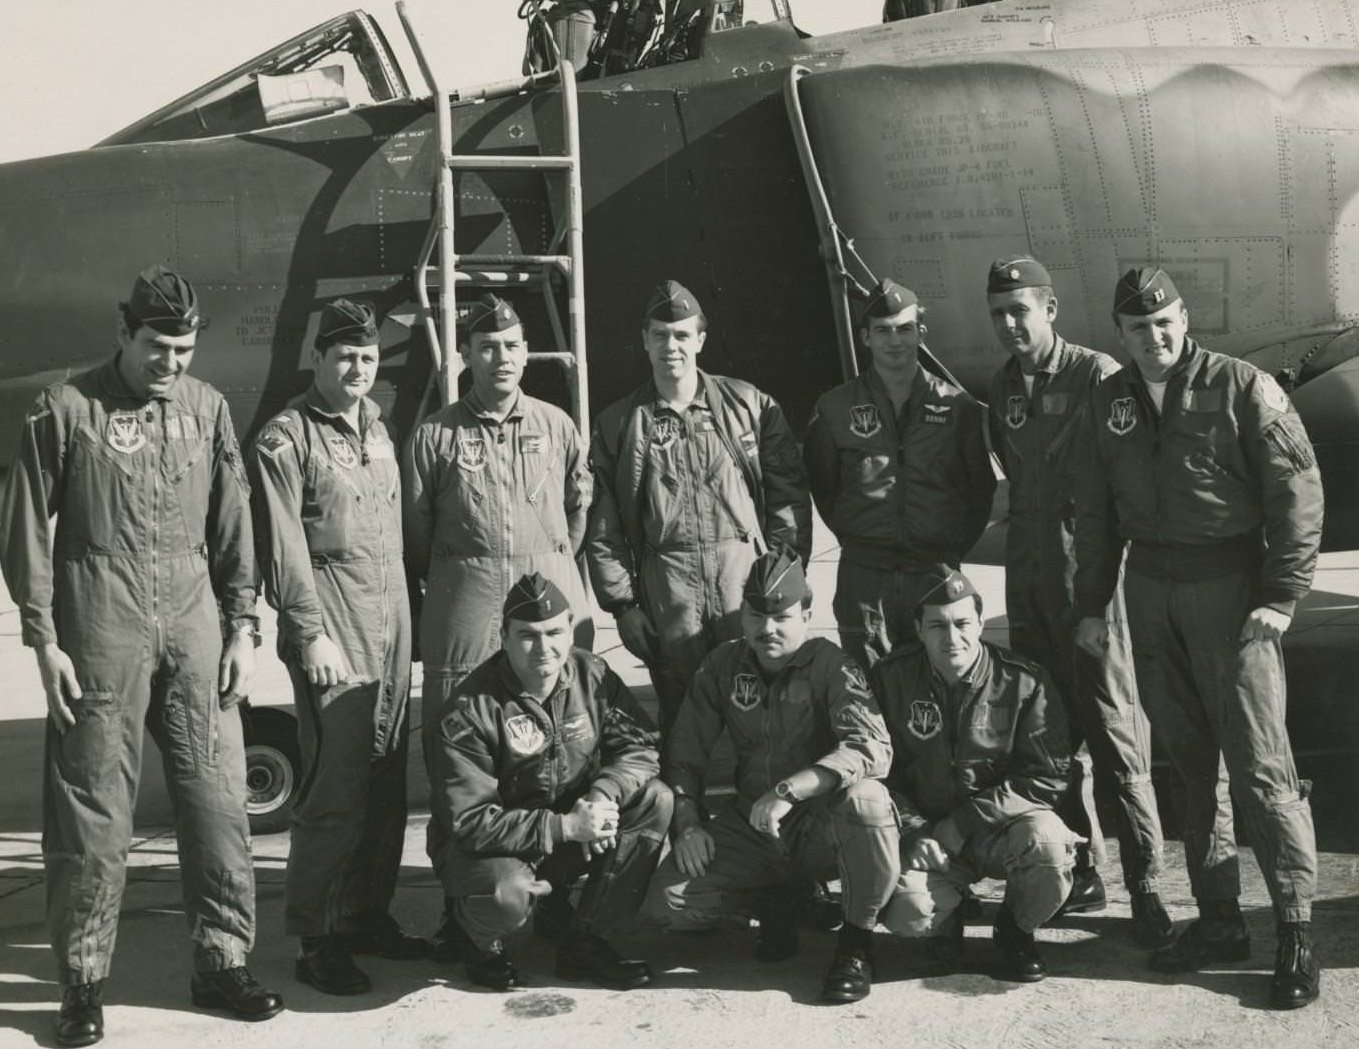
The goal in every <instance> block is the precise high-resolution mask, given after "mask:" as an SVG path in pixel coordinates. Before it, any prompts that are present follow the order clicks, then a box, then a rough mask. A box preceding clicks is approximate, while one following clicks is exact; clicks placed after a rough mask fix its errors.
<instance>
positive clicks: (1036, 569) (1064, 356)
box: [986, 257, 1174, 947]
mask: <svg viewBox="0 0 1359 1049" xmlns="http://www.w3.org/2000/svg"><path fill="white" fill-rule="evenodd" d="M986 299H987V306H988V308H989V311H990V316H991V327H992V328H993V329H994V331H995V333H996V338H997V340H998V341H999V342H1000V345H1001V347H1002V348H1003V349H1004V350H1006V352H1008V353H1009V354H1010V359H1009V360H1008V361H1007V362H1006V363H1005V364H1003V365H1001V367H1000V368H999V369H997V370H996V374H995V375H994V376H993V377H992V379H991V390H990V396H989V397H988V401H989V402H990V411H989V417H990V424H991V446H992V447H993V448H994V449H995V452H996V455H997V456H998V457H999V458H1000V462H1001V465H1002V466H1003V467H1004V468H1005V475H1006V476H1007V477H1008V478H1009V480H1010V524H1009V528H1008V530H1007V532H1006V537H1005V608H1006V612H1007V614H1008V617H1009V620H1010V647H1011V648H1012V649H1014V651H1016V652H1017V653H1019V654H1020V655H1021V656H1025V657H1026V658H1028V659H1032V660H1034V661H1035V662H1037V663H1039V664H1041V665H1042V666H1043V667H1044V668H1045V669H1046V670H1047V671H1048V673H1050V674H1051V675H1052V678H1053V681H1054V682H1055V683H1056V685H1057V689H1058V692H1059V693H1060V694H1061V697H1062V703H1063V706H1064V707H1065V708H1066V712H1067V715H1068V716H1069V718H1070V725H1069V728H1070V739H1071V746H1072V751H1073V753H1074V754H1075V758H1076V759H1075V760H1073V761H1072V762H1071V782H1070V784H1069V785H1068V789H1067V794H1066V798H1065V800H1064V801H1063V802H1062V805H1061V814H1062V816H1063V817H1064V818H1065V819H1066V822H1067V824H1068V825H1069V826H1070V827H1071V829H1072V830H1074V831H1075V832H1076V833H1077V834H1079V835H1080V836H1081V837H1083V838H1085V839H1087V841H1088V842H1089V844H1087V845H1080V846H1078V847H1077V849H1076V872H1075V882H1074V884H1073V886H1072V890H1071V899H1069V900H1068V901H1067V902H1066V905H1065V906H1064V908H1063V911H1064V912H1065V913H1070V912H1081V911H1091V910H1098V909H1100V908H1102V907H1103V906H1104V902H1105V895H1104V884H1103V882H1102V881H1101V879H1100V876H1099V869H1098V868H1097V867H1096V866H1095V863H1094V862H1093V861H1092V855H1091V854H1092V853H1093V854H1094V855H1095V856H1101V855H1102V854H1103V852H1104V842H1103V838H1102V837H1101V834H1100V825H1099V816H1098V815H1097V813H1096V810H1095V794H1096V791H1098V794H1099V796H1100V797H1101V798H1107V799H1108V801H1109V803H1110V804H1111V807H1113V808H1114V809H1115V811H1116V812H1117V814H1118V840H1119V857H1120V859H1121V861H1122V864H1123V882H1124V885H1125V886H1126V887H1127V889H1128V893H1129V894H1130V896H1131V899H1132V915H1133V925H1134V935H1135V937H1136V939H1137V942H1138V943H1140V944H1143V945H1144V946H1147V947H1160V946H1162V945H1164V944H1165V943H1167V942H1168V941H1169V939H1170V937H1171V936H1172V935H1173V932H1174V930H1173V927H1172V926H1171V923H1170V916H1169V915H1167V914H1166V910H1165V907H1164V906H1162V904H1161V898H1160V896H1159V895H1158V894H1157V877H1158V875H1159V874H1160V870H1161V854H1162V841H1161V821H1160V817H1159V815H1158V814H1157V811H1156V792H1155V791H1154V790H1153V789H1152V785H1151V730H1150V728H1149V727H1148V725H1147V719H1146V715H1145V714H1144V713H1143V712H1142V708H1141V706H1140V705H1139V704H1138V701H1137V682H1136V679H1135V677H1134V675H1133V661H1132V649H1131V647H1130V646H1129V644H1128V633H1127V623H1126V617H1125V612H1124V607H1123V590H1122V587H1117V588H1115V590H1114V594H1113V598H1112V599H1111V601H1110V603H1109V607H1108V608H1107V609H1106V610H1105V618H1106V620H1107V621H1108V622H1109V623H1110V624H1111V628H1110V630H1109V644H1108V646H1107V647H1106V648H1104V649H1101V650H1100V651H1099V653H1097V654H1091V653H1089V652H1086V651H1085V650H1084V649H1078V648H1076V644H1075V625H1076V612H1075V604H1074V602H1073V596H1072V582H1073V580H1074V577H1075V574H1076V555H1075V548H1074V536H1075V527H1076V522H1075V517H1076V511H1075V482H1076V459H1077V453H1078V451H1079V448H1080V431H1081V426H1082V424H1083V422H1084V420H1085V418H1086V416H1087V415H1088V414H1089V411H1090V397H1091V395H1092V393H1093V392H1094V389H1095V387H1096V386H1098V385H1099V384H1100V382H1101V381H1103V379H1104V378H1105V376H1107V375H1110V374H1112V373H1113V372H1114V371H1116V370H1117V369H1118V365H1117V364H1116V363H1115V362H1114V359H1113V358H1112V357H1109V356H1107V355H1106V354H1103V353H1096V352H1095V351H1094V350H1088V349H1086V348H1085V347H1084V346H1077V345H1075V344H1073V343H1070V342H1067V341H1066V340H1065V339H1063V338H1062V337H1061V336H1060V335H1058V334H1057V332H1056V331H1054V330H1053V326H1052V325H1053V321H1054V320H1056V318H1057V296H1056V295H1055V294H1054V293H1053V289H1052V278H1051V277H1050V276H1049V275H1048V271H1047V270H1046V269H1045V268H1044V266H1043V264H1042V263H1041V262H1038V261H1037V260H1036V259H1031V258H1023V257H1021V258H1016V259H1002V260H1000V261H997V262H996V263H994V264H993V265H992V266H991V270H990V273H989V274H988V276H987V281H986ZM1083 744H1084V745H1085V746H1083ZM1087 747H1088V750H1087V749H1086V748H1087ZM1078 751H1079V753H1076V752H1078ZM1092 760H1093V763H1094V771H1095V776H1094V783H1093V784H1092V783H1091V782H1090V767H1089V766H1090V764H1091V761H1092Z"/></svg>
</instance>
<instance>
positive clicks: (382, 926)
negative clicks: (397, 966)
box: [341, 914, 430, 962]
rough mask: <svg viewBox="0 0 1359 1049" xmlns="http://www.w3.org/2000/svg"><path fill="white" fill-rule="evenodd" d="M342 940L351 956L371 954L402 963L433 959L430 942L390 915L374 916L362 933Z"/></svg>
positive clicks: (346, 935) (358, 932) (348, 935)
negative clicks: (410, 931)
mask: <svg viewBox="0 0 1359 1049" xmlns="http://www.w3.org/2000/svg"><path fill="white" fill-rule="evenodd" d="M341 940H342V942H343V943H344V946H345V948H346V949H347V950H348V951H349V953H350V954H371V955H373V956H375V957H378V958H388V959H391V960H392V961H398V962H412V961H418V960H419V959H421V958H428V957H429V956H430V943H429V941H428V940H426V939H425V938H424V937H423V936H412V935H411V934H410V933H408V932H406V931H405V930H404V929H402V928H401V926H400V925H399V924H397V920H396V919H395V918H393V917H392V916H391V915H390V914H375V915H371V916H370V917H369V918H368V919H367V920H366V921H365V922H364V923H363V928H362V929H360V930H359V931H357V932H347V933H344V934H343V936H342V937H341Z"/></svg>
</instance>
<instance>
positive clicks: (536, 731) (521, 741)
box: [505, 714, 547, 754]
mask: <svg viewBox="0 0 1359 1049" xmlns="http://www.w3.org/2000/svg"><path fill="white" fill-rule="evenodd" d="M505 739H506V740H507V741H508V742H509V744H510V749H511V750H512V751H514V752H515V753H516V754H537V753H538V751H540V750H542V749H543V744H545V743H546V742H547V737H546V736H544V735H543V730H542V728H541V727H539V725H538V722H536V721H534V720H533V718H531V717H529V716H528V715H527V714H516V715H515V716H514V717H512V718H510V719H509V720H508V721H507V722H505Z"/></svg>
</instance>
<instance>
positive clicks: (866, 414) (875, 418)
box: [849, 404, 882, 437]
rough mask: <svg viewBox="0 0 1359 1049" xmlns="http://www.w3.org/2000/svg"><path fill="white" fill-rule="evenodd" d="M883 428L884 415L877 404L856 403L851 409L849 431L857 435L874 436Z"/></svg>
mask: <svg viewBox="0 0 1359 1049" xmlns="http://www.w3.org/2000/svg"><path fill="white" fill-rule="evenodd" d="M881 429H882V416H881V415H879V414H878V406H877V405H876V404H856V405H855V406H854V407H853V408H851V409H850V410H849V432H850V433H852V434H853V435H854V436H855V437H872V436H873V435H874V434H875V433H877V432H878V431H879V430H881Z"/></svg>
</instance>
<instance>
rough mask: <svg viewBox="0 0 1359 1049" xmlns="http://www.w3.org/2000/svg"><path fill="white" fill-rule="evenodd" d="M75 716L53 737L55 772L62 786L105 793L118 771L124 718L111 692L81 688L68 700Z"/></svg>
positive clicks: (114, 694)
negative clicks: (77, 696) (61, 731)
mask: <svg viewBox="0 0 1359 1049" xmlns="http://www.w3.org/2000/svg"><path fill="white" fill-rule="evenodd" d="M66 705H67V709H69V710H70V712H71V716H72V717H74V718H75V724H74V725H72V726H70V727H69V728H67V729H66V731H65V732H63V733H62V734H61V735H60V736H59V737H57V740H56V753H57V754H58V755H59V757H58V760H57V762H56V772H57V776H58V778H59V779H60V781H61V783H62V785H63V786H66V787H70V788H72V789H73V790H76V791H78V792H81V793H84V792H89V793H91V794H99V793H104V792H106V791H107V789H108V785H109V782H110V780H111V779H112V777H113V776H115V775H116V774H117V769H118V759H119V755H120V754H121V753H122V745H121V744H122V735H123V718H122V710H121V709H120V707H119V705H118V696H117V694H116V693H114V692H105V691H99V690H97V689H92V688H86V689H82V692H81V696H80V698H79V699H76V700H67V704H66Z"/></svg>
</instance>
